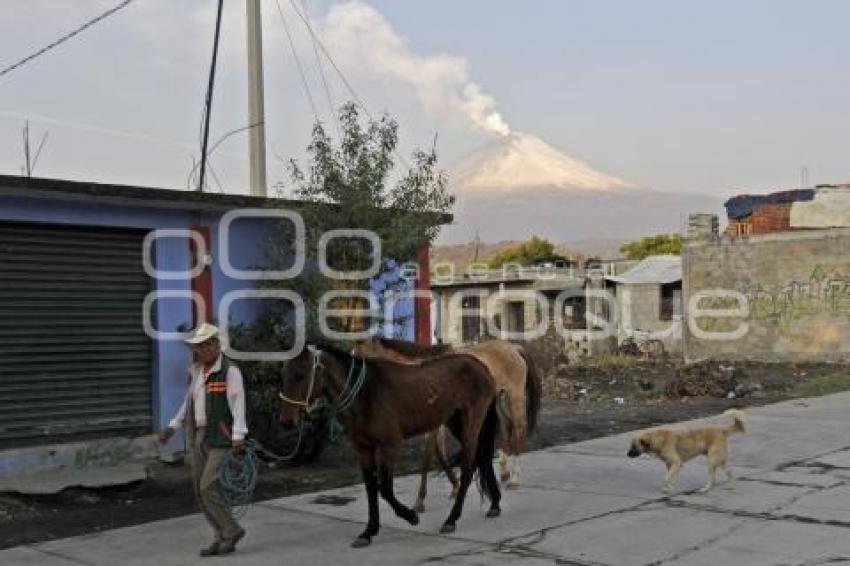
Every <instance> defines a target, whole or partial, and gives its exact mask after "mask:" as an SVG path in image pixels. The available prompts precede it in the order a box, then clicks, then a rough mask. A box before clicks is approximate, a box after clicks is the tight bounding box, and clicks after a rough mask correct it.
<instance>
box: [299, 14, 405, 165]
mask: <svg viewBox="0 0 850 566" xmlns="http://www.w3.org/2000/svg"><path fill="white" fill-rule="evenodd" d="M289 3H290V4H291V5H292V9H293V10H295V13H296V14H297V15H298V17H299V18H301V21H302V22H304V25H305V26H306V27H307V31H309V32H310V36H311V37H312V38H313V41H315V42H316V45H318V46H319V48H320V49H321V50H322V53H323V54H324V56H325V57H326V58H327V59H328V62H329V63H330V64H331V67H333V69H334V71H336V74H337V75H339V78H340V80H341V81H342V84H343V85H345V88H346V89H347V90H348V92H349V94H351V97H352V98H353V99H354V102H356V103H357V106H359V107H360V108H361V109H362V110H363V112H365V113H366V116H367V117H368V118H369V120H371V121H373V122H374V121H375V117H374V116H372V113H371V112H369V109H368V108H367V107H366V104H364V103H363V99H361V98H360V97H359V96H358V95H357V92H355V90H354V87H353V86H351V83H350V82H348V79H347V78H346V76H345V74H343V72H342V69H340V68H339V65H337V64H336V61H334V60H333V57H331V54H330V53H329V52H328V50H327V48H326V47H325V44H324V43H322V40H321V39H319V37H318V36H317V35H316V32H315V31H313V26H311V25H310V22H309V20H308V18H307V16H306V15H305V14H302V13H301V11H300V10H299V9H298V6H296V5H295V0H289ZM395 154H396V157H398V159H399V161H401V162H402V164H403V165H404V166H405V167H406V168H407V169H411V167H410V163H408V161H407V160H406V159H405V158H404V156H403V155H401V153H399V151H398V150H395Z"/></svg>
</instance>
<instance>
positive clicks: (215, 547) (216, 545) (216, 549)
mask: <svg viewBox="0 0 850 566" xmlns="http://www.w3.org/2000/svg"><path fill="white" fill-rule="evenodd" d="M220 545H221V541H218V540H217V541H215V542H213V543H212V544H211V545H209V546H208V547H206V548H202V549H201V557H202V558H206V557H208V556H217V555H218V554H219V553H220V552H221V547H220ZM231 552H232V551H231Z"/></svg>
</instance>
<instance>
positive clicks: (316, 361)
mask: <svg viewBox="0 0 850 566" xmlns="http://www.w3.org/2000/svg"><path fill="white" fill-rule="evenodd" d="M310 355H311V356H312V357H313V363H312V364H311V368H310V382H309V383H308V384H307V395H306V396H305V397H304V400H303V401H299V400H298V399H292V398H291V397H287V396H286V395H284V394H283V392H282V391H278V393H277V395H278V397H280V399H281V400H282V401H283V402H284V403H289V404H290V405H294V406H296V407H301V408H303V409H304V412H305V413H306V414H307V415H309V414H310V413H312V412H313V411H315V410H316V409H317V408H318V407H319V405H321V399H318V398H317V399H316V400H315V401H313V402H312V403H311V402H310V397H311V396H312V395H313V390H314V389H315V388H316V376H317V375H318V373H319V370H320V369H324V367H325V366H324V365H323V364H322V352H321V351H320V350H314V349H312V348H311V349H310Z"/></svg>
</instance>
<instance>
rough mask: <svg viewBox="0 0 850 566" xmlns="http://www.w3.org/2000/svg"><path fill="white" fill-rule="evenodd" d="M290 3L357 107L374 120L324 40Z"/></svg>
mask: <svg viewBox="0 0 850 566" xmlns="http://www.w3.org/2000/svg"><path fill="white" fill-rule="evenodd" d="M289 3H290V4H291V5H292V9H293V10H295V13H296V14H298V17H299V18H301V21H302V22H304V25H305V26H306V27H307V30H308V31H309V32H310V36H311V37H312V38H313V41H315V42H316V44H317V45H318V46H319V48H320V49H321V50H322V53H323V54H324V56H325V57H326V58H327V59H328V62H329V63H330V64H331V66H332V67H333V68H334V70H335V71H336V74H337V75H339V78H340V80H342V84H344V85H345V88H346V89H348V92H349V93H350V94H351V97H352V98H353V99H354V101H355V102H356V103H357V105H358V106H360V108H362V109H363V111H364V112H365V113H366V115H367V116H368V117H369V119H370V120H373V119H374V118H373V117H372V114H370V113H369V109H368V108H366V105H365V104H364V103H363V100H362V99H361V98H360V97H359V96H357V93H356V92H355V91H354V87H353V86H351V83H349V82H348V79H347V78H346V77H345V75H344V74H343V72H342V69H340V68H339V66H338V65H337V64H336V61H334V60H333V57H331V54H330V53H328V50H327V48H325V44H324V43H322V40H320V39H319V38H318V36H317V35H316V33H315V32H314V31H313V26H311V25H310V22H309V21H308V19H307V17H306V16H305V15H304V14H302V13H301V11H300V10H299V9H298V6H296V5H295V0H289Z"/></svg>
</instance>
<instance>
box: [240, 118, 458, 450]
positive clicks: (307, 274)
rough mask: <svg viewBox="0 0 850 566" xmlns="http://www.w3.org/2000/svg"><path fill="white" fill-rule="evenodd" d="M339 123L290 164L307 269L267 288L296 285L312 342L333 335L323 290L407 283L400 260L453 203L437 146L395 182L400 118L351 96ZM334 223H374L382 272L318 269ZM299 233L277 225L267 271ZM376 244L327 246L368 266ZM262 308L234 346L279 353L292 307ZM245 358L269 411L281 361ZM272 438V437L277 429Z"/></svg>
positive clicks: (330, 254) (339, 263) (341, 266)
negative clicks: (322, 321)
mask: <svg viewBox="0 0 850 566" xmlns="http://www.w3.org/2000/svg"><path fill="white" fill-rule="evenodd" d="M339 121H340V129H341V133H340V139H339V141H338V142H337V141H335V140H333V139H332V138H331V137H330V136H329V135H328V133H327V131H326V129H325V127H324V126H323V125H322V124H321V123H318V122H317V123H316V124H315V125H314V127H313V132H312V138H311V141H310V144H309V145H308V147H307V152H308V162H307V165H306V167H302V165H300V164H299V163H297V162H295V161H292V162H290V164H289V173H290V177H291V180H292V183H293V184H294V194H295V196H296V197H297V198H298V199H299V200H300V201H303V206H298V209H297V212H299V213H300V214H301V216H302V218H303V220H304V225H305V228H306V246H305V247H306V255H307V257H306V267H305V269H304V270H303V272H302V274H301V275H300V276H299V277H297V278H295V279H291V280H286V281H269V282H267V283H266V284H265V287H267V288H275V289H281V288H285V289H289V290H293V291H295V292H296V293H297V294H298V295H299V296H300V297H301V299H302V301H303V302H304V305H305V314H306V317H307V321H306V329H304V332H305V334H306V336H307V339H308V340H309V341H313V340H317V339H318V340H327V338H325V337H324V336H322V335H321V333H320V332H319V325H318V320H317V310H318V305H319V303H320V300H321V297H322V296H323V294H324V293H325V292H327V291H329V290H337V291H368V290H369V289H370V287H372V288H377V289H380V290H381V291H382V292H387V291H389V292H392V291H394V290H398V289H404V288H405V287H406V286H407V285H409V282H408V281H407V279H406V278H404V277H401V276H400V275H399V264H400V263H401V262H406V261H409V260H411V259H413V257H414V255H415V253H416V251H417V249H418V248H419V247H420V246H422V245H424V244H428V243H430V242H432V241H433V240H434V239H435V238H436V237H437V235H438V233H439V229H440V226H441V225H442V224H444V223H445V222H446V220H447V214H448V213H449V211H450V210H451V207H452V205H453V203H454V197H453V196H451V195H450V194H449V193H448V191H447V178H446V175H445V173H444V172H442V171H440V170H438V169H437V154H436V151H435V148H431V150H430V151H422V150H416V151H415V152H414V153H413V156H412V163H411V164H409V166H408V167H407V170H406V171H403V172H401V173H400V174H398V175H396V176H395V179H396V180H395V181H394V182H393V178H394V173H395V165H396V159H395V157H396V156H397V152H396V148H397V146H398V124H397V122H396V121H395V120H394V119H392V118H390V117H389V116H386V115H384V116H381V117H380V118H378V119H376V120H373V119H364V118H363V117H362V116H361V115H360V112H359V111H358V108H357V106H356V105H355V104H353V103H349V104H346V105H345V106H343V107H342V108H341V109H340V112H339ZM406 165H407V164H406ZM334 229H361V230H369V231H371V232H373V233H375V234H376V235H377V236H378V238H379V239H380V242H381V249H380V257H379V258H377V259H378V260H379V263H380V269H379V273H378V276H377V277H376V278H374V279H372V280H362V279H361V280H331V279H328V278H325V277H324V276H323V275H322V274H321V273H320V272H319V270H318V269H317V268H316V266H317V265H318V257H317V249H318V244H319V239H320V238H321V236H322V234H325V233H326V232H328V231H329V230H334ZM293 241H294V230H293V225H292V224H291V223H290V222H288V221H281V222H280V223H278V224H277V225H276V230H275V233H274V234H273V236H272V237H271V239H270V241H269V245H268V254H267V256H268V259H267V261H266V265H265V266H264V269H283V268H285V267H287V266H288V264H290V263H291V261H292V253H291V252H292V249H293ZM373 251H374V250H373V248H372V245H371V244H370V243H369V242H367V241H365V240H363V239H360V238H337V239H334V240H332V241H331V242H330V244H329V245H328V246H327V254H326V259H327V264H328V265H329V266H330V267H331V268H333V269H335V270H338V271H355V270H362V269H366V268H367V267H368V266H369V265H370V264H371V263H372V259H373V258H372V254H373ZM265 306H266V310H265V312H264V315H263V316H261V317H260V319H259V320H257V321H256V322H255V323H253V324H251V325H249V326H240V327H237V328H234V344H235V345H236V346H237V347H238V348H239V349H243V350H254V351H282V350H286V349H288V348H289V347H291V344H292V342H293V338H294V335H295V331H296V329H295V328H294V326H293V324H292V321H293V317H292V307H291V305H287V304H286V303H285V302H284V301H270V302H268V303H267V305H265ZM330 306H331V307H332V308H340V309H343V308H348V309H351V308H363V307H365V305H364V304H363V302H362V301H359V300H357V299H351V298H349V299H338V300H336V301H334V302H332V303H331V305H330ZM329 322H330V323H331V324H330V326H331V327H332V328H334V329H335V330H340V331H351V330H358V329H360V328H362V326H363V324H362V322H363V321H362V320H358V319H356V318H353V317H342V318H340V319H339V320H337V321H329ZM243 365H244V366H245V369H246V371H245V375H246V379H248V380H249V386H248V389H249V393H250V395H251V404H252V406H253V407H254V409H255V413H257V414H258V417H257V418H258V419H268V418H269V415H270V414H272V413H273V412H274V411H275V407H276V403H277V390H278V386H279V379H280V367H279V364H275V363H245V364H243ZM319 420H320V421H321V419H319ZM325 424H327V423H325ZM258 426H263V425H262V423H259V424H258ZM273 428H274V427H271V428H270V430H273ZM320 428H321V427H320ZM262 440H263V439H261V441H262ZM266 440H268V441H269V442H274V438H272V437H271V436H267V438H266ZM273 445H274V444H273Z"/></svg>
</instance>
